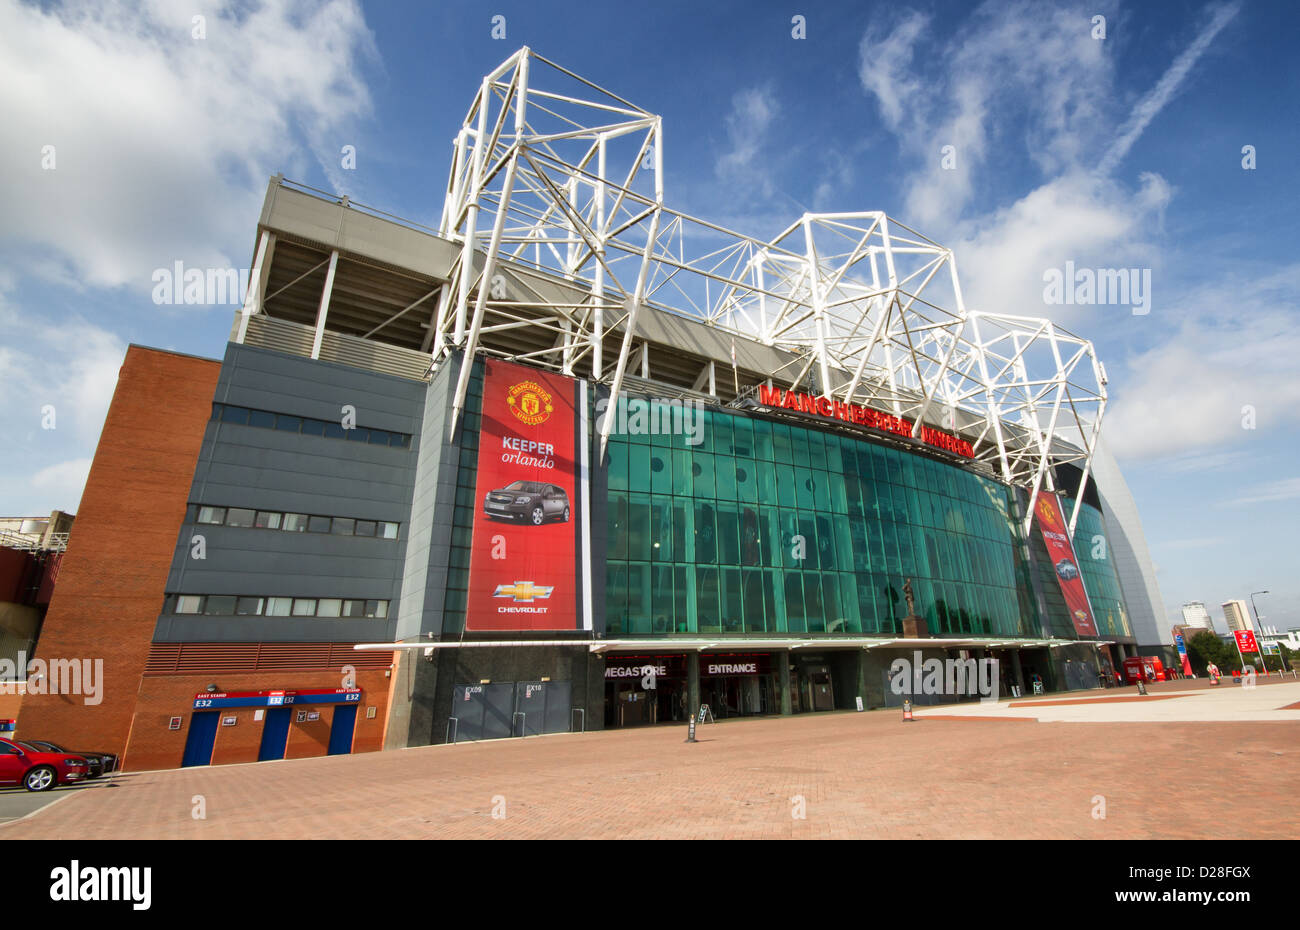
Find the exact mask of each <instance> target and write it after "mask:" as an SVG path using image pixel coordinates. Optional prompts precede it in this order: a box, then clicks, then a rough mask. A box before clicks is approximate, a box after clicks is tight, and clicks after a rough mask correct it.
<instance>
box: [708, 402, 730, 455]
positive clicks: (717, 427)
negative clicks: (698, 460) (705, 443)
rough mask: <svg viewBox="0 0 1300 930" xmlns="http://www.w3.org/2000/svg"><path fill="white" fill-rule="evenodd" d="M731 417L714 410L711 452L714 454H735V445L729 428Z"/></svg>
mask: <svg viewBox="0 0 1300 930" xmlns="http://www.w3.org/2000/svg"><path fill="white" fill-rule="evenodd" d="M731 421H732V417H729V416H727V415H726V414H722V413H717V412H714V414H713V452H714V454H715V455H735V454H736V447H735V442H734V437H733V431H732V428H731Z"/></svg>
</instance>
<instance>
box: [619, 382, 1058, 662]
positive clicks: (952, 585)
mask: <svg viewBox="0 0 1300 930" xmlns="http://www.w3.org/2000/svg"><path fill="white" fill-rule="evenodd" d="M624 403H628V404H631V405H632V408H631V409H630V410H629V411H628V413H627V416H628V418H629V420H630V421H634V420H635V419H636V417H637V411H636V410H635V406H636V405H637V404H644V403H653V402H650V401H645V400H640V399H635V398H634V399H632V400H630V401H624ZM652 417H655V419H652V420H650V421H649V422H658V418H657V416H656V415H655V414H653V413H652ZM704 417H705V420H704V426H703V430H702V431H701V433H700V438H701V440H702V441H701V442H699V444H698V445H690V444H689V443H688V441H687V440H688V439H690V438H692V437H689V436H687V435H684V434H677V435H653V434H651V435H630V436H629V435H613V436H611V437H610V443H609V461H608V484H609V491H608V510H607V524H608V525H607V536H606V624H607V629H608V631H609V632H610V633H611V634H649V635H654V634H664V633H749V634H782V633H790V634H809V633H812V634H818V633H824V634H858V635H870V634H882V635H896V634H901V632H902V620H903V618H904V616H905V615H906V613H907V607H906V602H905V600H904V595H903V584H904V581H905V579H907V578H911V579H912V587H913V591H914V596H915V601H916V607H917V612H918V613H919V614H922V615H923V616H924V617H925V618H926V620H927V621H928V625H929V628H930V631H931V633H932V635H953V636H961V635H966V636H971V635H974V636H979V635H988V636H1016V637H1020V636H1038V635H1040V627H1039V624H1038V621H1037V617H1036V613H1035V611H1034V608H1033V602H1032V599H1031V598H1030V597H1029V596H1028V589H1029V585H1028V584H1027V579H1028V576H1027V574H1026V572H1025V569H1024V566H1023V565H1022V564H1021V560H1020V558H1019V557H1018V555H1017V547H1016V542H1017V529H1016V527H1015V524H1014V520H1013V519H1012V517H1011V514H1012V501H1011V495H1012V493H1013V492H1012V491H1011V490H1010V489H1009V488H1007V487H1005V486H1003V485H1001V484H999V483H997V482H995V481H992V480H989V479H986V478H983V477H980V476H979V475H976V474H973V473H971V472H969V471H966V470H964V469H961V468H957V467H954V466H952V465H947V464H945V463H943V462H941V461H938V460H935V459H932V458H929V457H926V456H923V455H914V454H909V453H905V452H900V451H898V450H895V449H892V448H890V447H887V446H884V445H878V444H875V443H871V442H866V441H863V440H860V439H856V438H852V437H849V436H846V435H842V434H838V433H835V432H829V431H822V430H817V429H811V428H803V427H800V426H796V425H792V424H789V423H786V422H780V421H775V420H768V419H763V418H759V417H749V416H744V415H741V414H738V413H736V414H733V413H729V412H724V411H722V410H718V409H711V408H705V409H704Z"/></svg>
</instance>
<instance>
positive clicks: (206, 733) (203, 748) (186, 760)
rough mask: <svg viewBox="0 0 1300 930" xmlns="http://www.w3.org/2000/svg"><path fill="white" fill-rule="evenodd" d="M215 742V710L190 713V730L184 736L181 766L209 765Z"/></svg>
mask: <svg viewBox="0 0 1300 930" xmlns="http://www.w3.org/2000/svg"><path fill="white" fill-rule="evenodd" d="M216 742H217V712H216V711H215V710H208V711H203V712H202V713H195V714H191V715H190V732H189V733H188V734H186V736H185V756H184V757H183V758H182V759H181V767H182V768H184V767H186V766H190V765H210V764H211V763H212V747H213V746H215V745H216Z"/></svg>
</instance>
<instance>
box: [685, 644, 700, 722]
mask: <svg viewBox="0 0 1300 930" xmlns="http://www.w3.org/2000/svg"><path fill="white" fill-rule="evenodd" d="M686 708H687V710H689V711H690V714H691V716H692V717H694V716H695V715H696V714H698V713H699V712H700V654H699V653H698V652H694V651H692V652H688V653H686Z"/></svg>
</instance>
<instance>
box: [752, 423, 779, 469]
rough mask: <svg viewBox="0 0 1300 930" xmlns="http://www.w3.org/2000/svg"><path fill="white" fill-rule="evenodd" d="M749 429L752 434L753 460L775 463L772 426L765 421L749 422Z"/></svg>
mask: <svg viewBox="0 0 1300 930" xmlns="http://www.w3.org/2000/svg"><path fill="white" fill-rule="evenodd" d="M749 423H750V428H751V429H752V430H753V432H754V446H753V453H752V455H753V458H754V460H755V461H758V462H772V461H775V456H776V452H775V450H774V448H773V446H772V424H771V423H770V422H768V421H767V420H751V421H749Z"/></svg>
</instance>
